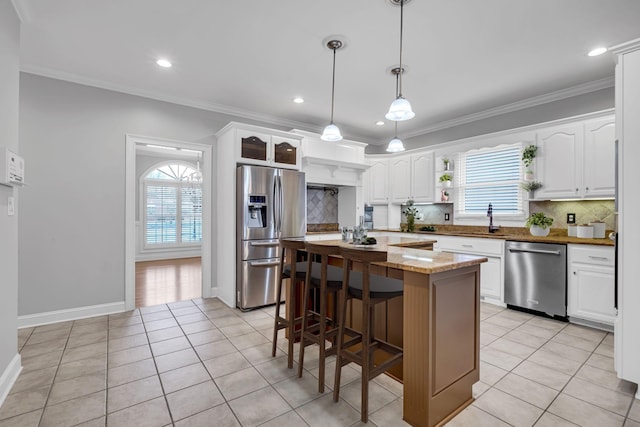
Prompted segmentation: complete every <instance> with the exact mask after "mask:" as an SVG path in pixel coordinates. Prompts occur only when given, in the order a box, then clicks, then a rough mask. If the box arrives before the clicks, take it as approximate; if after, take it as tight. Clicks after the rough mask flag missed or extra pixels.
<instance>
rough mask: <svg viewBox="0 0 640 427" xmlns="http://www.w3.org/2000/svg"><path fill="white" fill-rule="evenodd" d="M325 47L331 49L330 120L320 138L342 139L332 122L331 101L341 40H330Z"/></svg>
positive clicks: (334, 88)
mask: <svg viewBox="0 0 640 427" xmlns="http://www.w3.org/2000/svg"><path fill="white" fill-rule="evenodd" d="M327 47H328V48H329V49H332V50H333V79H332V82H331V122H329V124H328V125H327V127H325V128H324V132H322V136H321V137H320V139H322V140H323V141H340V140H341V139H342V135H341V134H340V129H338V126H336V125H335V124H334V123H333V101H334V97H335V90H336V50H338V49H340V48H341V47H342V42H341V41H340V40H331V41H329V42H328V43H327Z"/></svg>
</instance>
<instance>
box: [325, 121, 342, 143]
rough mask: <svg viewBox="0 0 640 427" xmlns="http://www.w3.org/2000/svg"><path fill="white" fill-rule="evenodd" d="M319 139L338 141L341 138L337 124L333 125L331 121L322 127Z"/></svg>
mask: <svg viewBox="0 0 640 427" xmlns="http://www.w3.org/2000/svg"><path fill="white" fill-rule="evenodd" d="M320 139H321V140H323V141H340V140H341V139H342V134H341V133H340V129H338V126H336V125H334V124H333V122H332V123H329V124H328V125H327V127H325V128H324V131H323V132H322V136H321V137H320Z"/></svg>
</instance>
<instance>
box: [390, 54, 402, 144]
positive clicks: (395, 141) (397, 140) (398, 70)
mask: <svg viewBox="0 0 640 427" xmlns="http://www.w3.org/2000/svg"><path fill="white" fill-rule="evenodd" d="M403 72H404V69H402V68H400V67H398V68H393V69H391V74H393V75H395V76H396V96H397V95H398V91H399V88H398V85H399V83H398V80H399V76H400V75H401V74H402V73H403ZM394 125H395V136H394V137H393V139H392V140H391V141H389V145H387V152H388V153H399V152H401V151H404V144H403V143H402V140H401V139H400V138H398V121H397V120H396V121H395V122H394Z"/></svg>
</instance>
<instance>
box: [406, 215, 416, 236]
mask: <svg viewBox="0 0 640 427" xmlns="http://www.w3.org/2000/svg"><path fill="white" fill-rule="evenodd" d="M415 228H416V219H415V217H414V216H413V215H407V232H408V233H413V231H414V230H415Z"/></svg>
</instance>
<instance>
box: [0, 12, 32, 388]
mask: <svg viewBox="0 0 640 427" xmlns="http://www.w3.org/2000/svg"><path fill="white" fill-rule="evenodd" d="M19 48H20V21H19V19H18V17H17V15H16V13H15V11H14V9H13V6H12V5H11V2H10V1H9V0H0V58H2V60H0V147H6V148H9V149H11V150H12V151H15V152H18V153H19V152H20V150H19V148H18V89H19V76H20V74H19V69H20V62H19V60H20V53H19ZM26 173H28V169H27V172H26ZM21 191H22V190H21V189H15V190H14V189H12V188H10V187H5V186H2V185H0V289H1V290H0V378H2V377H3V373H4V372H5V371H6V369H7V367H8V366H9V363H10V362H11V360H12V359H13V358H14V357H15V356H16V354H17V353H18V337H17V331H18V315H17V307H18V216H17V214H18V213H19V212H20V211H21V210H22V206H20V203H18V205H17V209H16V216H8V215H7V199H8V198H9V197H11V196H13V197H16V201H18V202H20V201H19V200H18V198H17V196H18V194H19V193H20V192H21ZM0 386H2V384H0ZM1 397H2V396H0V398H1Z"/></svg>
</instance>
